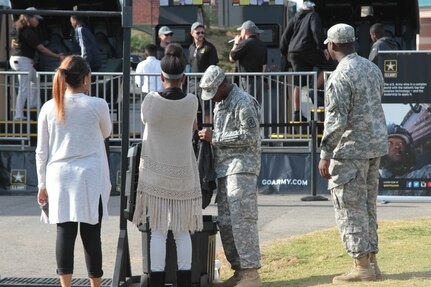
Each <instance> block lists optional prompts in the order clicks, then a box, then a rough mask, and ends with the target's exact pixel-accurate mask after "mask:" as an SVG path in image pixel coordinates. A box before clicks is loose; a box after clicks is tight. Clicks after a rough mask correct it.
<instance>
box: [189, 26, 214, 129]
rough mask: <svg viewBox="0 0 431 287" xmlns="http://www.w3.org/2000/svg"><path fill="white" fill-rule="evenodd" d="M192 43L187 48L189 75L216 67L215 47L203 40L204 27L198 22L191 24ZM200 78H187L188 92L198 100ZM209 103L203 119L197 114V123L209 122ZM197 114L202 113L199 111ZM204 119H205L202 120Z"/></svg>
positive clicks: (205, 104)
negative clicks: (212, 66)
mask: <svg viewBox="0 0 431 287" xmlns="http://www.w3.org/2000/svg"><path fill="white" fill-rule="evenodd" d="M190 33H191V35H192V37H193V43H192V44H191V45H190V47H189V65H190V72H191V73H203V72H205V71H206V69H207V68H208V67H209V66H211V65H217V63H218V56H217V49H216V47H215V46H214V45H213V44H212V43H210V42H209V41H207V40H206V39H205V27H204V25H203V24H201V23H199V22H195V23H193V24H192V27H191V31H190ZM199 81H200V77H189V92H190V93H193V94H195V95H197V96H198V97H199V98H200V95H201V89H200V88H199ZM209 111H210V102H209V101H206V102H205V103H204V117H202V115H199V114H198V123H199V124H202V123H209V122H210V112H209ZM199 112H202V111H201V109H199ZM204 118H205V119H204Z"/></svg>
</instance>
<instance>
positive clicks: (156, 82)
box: [135, 44, 163, 94]
mask: <svg viewBox="0 0 431 287" xmlns="http://www.w3.org/2000/svg"><path fill="white" fill-rule="evenodd" d="M156 53H157V47H156V45H154V44H148V45H147V46H145V56H146V58H145V60H144V61H142V62H140V63H139V64H138V66H137V67H136V73H137V74H149V73H158V74H160V73H161V72H162V68H161V67H160V60H157V58H156ZM135 81H136V85H137V86H138V87H140V88H141V89H142V92H143V93H144V94H147V93H149V92H152V91H156V92H161V91H163V88H162V81H161V79H160V75H157V76H156V75H154V76H136V77H135Z"/></svg>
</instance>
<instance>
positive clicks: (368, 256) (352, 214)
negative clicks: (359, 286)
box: [319, 24, 387, 284]
mask: <svg viewBox="0 0 431 287" xmlns="http://www.w3.org/2000/svg"><path fill="white" fill-rule="evenodd" d="M326 43H327V44H328V49H329V53H330V55H331V57H332V58H333V59H335V60H337V61H338V62H339V63H338V66H337V69H336V70H335V71H334V72H333V73H332V74H331V76H330V78H329V80H328V83H327V84H326V89H325V95H326V98H325V130H324V132H323V137H322V143H321V154H320V158H321V160H320V163H319V172H320V175H321V176H322V177H324V178H326V179H328V180H329V184H328V188H329V190H330V191H331V196H332V201H333V204H334V208H335V218H336V222H337V226H338V229H339V231H340V235H341V239H342V241H343V245H344V248H345V249H346V251H347V253H348V254H349V255H350V256H351V257H353V259H354V268H353V269H352V270H351V271H350V272H347V273H345V274H343V275H340V276H336V277H334V278H333V283H335V284H337V283H347V282H354V281H375V280H376V279H380V278H381V272H380V269H379V267H378V265H377V260H376V254H377V252H378V251H379V247H378V237H377V208H376V201H377V193H378V178H379V163H380V157H381V156H383V155H385V154H386V153H387V132H386V122H385V115H384V113H383V108H382V105H381V96H382V94H383V86H384V82H383V76H382V73H381V72H380V70H379V68H378V67H377V66H376V65H374V64H373V63H372V62H370V61H369V60H367V59H364V58H362V57H360V56H358V54H357V53H356V52H355V30H354V29H353V27H352V26H349V25H346V24H337V25H334V26H332V27H331V28H330V29H329V30H328V37H327V39H326V40H325V44H326Z"/></svg>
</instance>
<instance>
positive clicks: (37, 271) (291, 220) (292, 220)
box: [0, 195, 431, 278]
mask: <svg viewBox="0 0 431 287" xmlns="http://www.w3.org/2000/svg"><path fill="white" fill-rule="evenodd" d="M303 196H304V195H259V230H260V239H261V245H265V244H268V243H269V242H271V241H272V240H277V239H284V238H289V237H291V236H294V235H300V234H305V233H308V232H312V231H316V230H320V229H325V228H330V227H334V226H335V220H334V211H333V208H332V204H331V202H330V201H316V202H304V201H301V200H300V199H301V197H303ZM119 201H120V198H119V197H118V196H113V197H111V200H110V203H109V210H110V219H109V220H108V221H104V222H103V223H102V244H103V257H104V258H103V260H104V271H105V275H104V277H105V278H109V277H112V274H113V270H114V264H115V256H116V249H117V242H118V234H119V213H120V210H119ZM216 213H217V210H216V206H215V205H213V204H212V205H210V206H209V207H207V209H206V210H204V214H213V215H215V214H216ZM39 216H40V209H39V207H38V205H37V203H36V195H31V196H0V276H1V278H5V277H55V276H56V274H55V269H56V263H55V235H56V234H55V233H56V227H55V225H46V224H42V223H40V222H39ZM423 216H431V208H430V204H429V203H390V204H378V219H379V220H396V219H406V218H414V217H423ZM128 235H129V246H130V254H131V263H132V274H133V275H139V274H140V273H141V270H142V263H141V254H142V251H141V234H140V232H139V231H138V230H137V228H136V227H135V226H133V225H132V224H131V223H130V222H129V223H128ZM217 244H218V245H217V249H218V250H222V248H221V244H220V241H219V239H218V242H217ZM86 276H87V274H86V269H85V261H84V256H83V247H82V244H81V241H80V238H78V239H77V244H76V247H75V271H74V277H75V278H78V277H80V278H85V277H86Z"/></svg>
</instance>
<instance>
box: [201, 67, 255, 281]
mask: <svg viewBox="0 0 431 287" xmlns="http://www.w3.org/2000/svg"><path fill="white" fill-rule="evenodd" d="M200 87H201V88H202V99H203V100H211V99H212V100H213V101H214V102H216V105H215V109H214V131H212V130H211V129H203V130H201V131H199V137H200V139H202V140H206V141H209V142H212V146H213V150H214V164H215V171H216V175H217V187H218V191H217V205H218V220H219V229H220V236H221V239H222V243H223V248H224V251H225V254H226V258H227V259H228V261H229V262H230V264H231V267H232V269H234V270H235V273H234V275H233V276H232V277H231V278H229V279H228V280H227V281H225V282H223V283H219V284H217V283H215V284H213V286H214V287H220V286H224V287H230V286H237V287H254V286H262V282H261V280H260V276H259V273H258V271H257V270H258V268H260V250H259V236H258V226H257V176H258V175H259V170H260V133H259V119H260V115H259V104H258V103H257V101H256V100H255V99H254V98H253V97H251V96H250V95H249V94H247V93H246V92H245V91H243V90H242V89H240V88H238V86H237V85H236V84H230V83H228V81H227V79H226V77H225V74H224V72H223V70H222V69H221V68H220V67H218V66H214V65H212V66H210V67H208V69H207V70H206V71H205V74H204V75H203V77H202V79H201V82H200Z"/></svg>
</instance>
